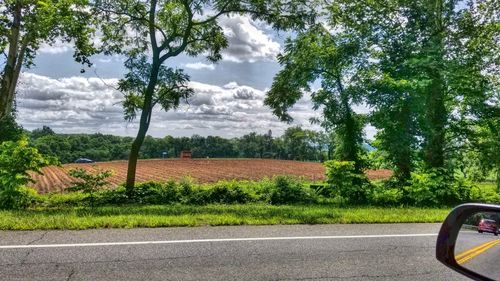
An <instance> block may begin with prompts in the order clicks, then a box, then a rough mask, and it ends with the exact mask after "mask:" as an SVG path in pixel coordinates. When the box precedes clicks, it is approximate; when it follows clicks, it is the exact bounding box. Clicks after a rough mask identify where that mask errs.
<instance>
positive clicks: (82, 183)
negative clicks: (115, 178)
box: [68, 168, 113, 207]
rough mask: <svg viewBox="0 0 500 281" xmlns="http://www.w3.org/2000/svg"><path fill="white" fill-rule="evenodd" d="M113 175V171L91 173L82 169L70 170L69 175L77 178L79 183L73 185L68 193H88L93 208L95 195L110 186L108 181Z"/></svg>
mask: <svg viewBox="0 0 500 281" xmlns="http://www.w3.org/2000/svg"><path fill="white" fill-rule="evenodd" d="M112 174H113V173H112V172H111V171H101V170H98V171H96V172H95V173H90V172H88V171H87V170H84V169H81V168H79V169H73V170H70V171H69V175H70V176H72V177H74V178H76V179H77V181H75V182H73V183H72V184H73V186H72V187H70V188H68V191H82V192H83V193H86V194H87V196H88V197H89V199H90V205H91V206H92V207H93V206H94V201H95V197H94V194H95V193H96V192H98V191H99V190H100V189H101V188H103V187H104V186H107V185H109V182H108V181H106V179H107V178H109V177H111V175H112Z"/></svg>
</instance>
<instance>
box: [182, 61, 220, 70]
mask: <svg viewBox="0 0 500 281" xmlns="http://www.w3.org/2000/svg"><path fill="white" fill-rule="evenodd" d="M184 67H186V68H190V69H194V70H202V69H208V70H214V69H215V65H213V64H205V63H202V62H195V63H186V64H185V65H184Z"/></svg>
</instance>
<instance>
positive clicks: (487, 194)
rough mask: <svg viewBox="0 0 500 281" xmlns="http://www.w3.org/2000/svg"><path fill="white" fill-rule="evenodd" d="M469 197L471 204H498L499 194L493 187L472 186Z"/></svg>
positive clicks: (499, 201) (499, 200)
mask: <svg viewBox="0 0 500 281" xmlns="http://www.w3.org/2000/svg"><path fill="white" fill-rule="evenodd" d="M470 197H471V198H470V200H471V201H472V202H479V203H488V204H500V194H498V192H497V191H496V188H495V187H494V186H493V185H480V186H473V187H472V188H471V194H470Z"/></svg>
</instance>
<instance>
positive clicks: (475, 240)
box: [436, 204, 500, 280]
mask: <svg viewBox="0 0 500 281" xmlns="http://www.w3.org/2000/svg"><path fill="white" fill-rule="evenodd" d="M499 226H500V206H495V205H486V204H464V205H460V206H458V207H456V208H455V209H453V210H452V211H451V213H450V214H449V215H448V217H447V218H446V220H445V221H444V223H443V225H442V226H441V230H440V231H439V235H438V240H437V245H436V257H437V259H438V260H439V261H440V262H442V263H444V264H445V265H446V266H448V267H450V268H451V269H453V270H455V271H458V272H459V273H461V274H463V275H466V276H468V277H470V278H472V279H474V280H500V239H499V238H498V237H499V236H498V234H499Z"/></svg>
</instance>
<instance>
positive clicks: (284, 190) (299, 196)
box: [264, 176, 317, 205]
mask: <svg viewBox="0 0 500 281" xmlns="http://www.w3.org/2000/svg"><path fill="white" fill-rule="evenodd" d="M266 193H267V194H265V195H264V200H265V201H267V202H268V203H270V204H276V205H279V204H297V203H311V202H315V201H316V199H317V198H316V194H315V193H314V191H313V190H312V189H311V188H309V187H308V186H305V185H304V183H303V182H302V181H299V180H296V179H294V178H291V177H287V176H277V177H275V178H274V179H273V184H272V185H271V186H269V187H268V190H266Z"/></svg>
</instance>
